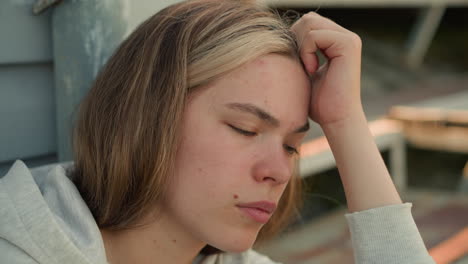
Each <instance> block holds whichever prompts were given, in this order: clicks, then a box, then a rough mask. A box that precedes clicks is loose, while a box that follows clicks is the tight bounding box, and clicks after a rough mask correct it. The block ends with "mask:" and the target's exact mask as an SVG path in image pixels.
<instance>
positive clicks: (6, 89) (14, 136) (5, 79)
mask: <svg viewBox="0 0 468 264" xmlns="http://www.w3.org/2000/svg"><path fill="white" fill-rule="evenodd" d="M55 137H56V132H55V100H54V89H53V73H52V64H51V63H49V64H36V65H21V66H20V65H16V66H14V65H10V66H0V162H1V161H6V160H12V159H17V158H26V157H34V156H40V155H44V154H50V153H55V152H56V142H55Z"/></svg>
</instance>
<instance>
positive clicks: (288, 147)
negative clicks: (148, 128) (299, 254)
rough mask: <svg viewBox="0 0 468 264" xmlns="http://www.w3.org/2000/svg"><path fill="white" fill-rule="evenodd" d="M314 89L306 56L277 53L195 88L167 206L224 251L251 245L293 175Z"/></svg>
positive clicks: (196, 234)
mask: <svg viewBox="0 0 468 264" xmlns="http://www.w3.org/2000/svg"><path fill="white" fill-rule="evenodd" d="M309 90H310V87H309V81H308V77H307V75H306V73H305V72H304V70H303V68H302V66H301V65H300V63H299V62H298V61H296V60H293V59H291V58H289V57H286V56H283V55H277V54H269V55H265V56H262V57H259V58H257V59H256V60H254V61H252V62H250V63H247V64H245V65H243V66H242V67H240V68H238V69H236V70H235V71H233V72H231V73H229V74H226V75H225V76H223V77H222V78H220V79H218V80H217V81H215V82H214V83H212V84H211V85H210V86H209V87H206V88H202V89H201V90H200V91H197V92H195V93H194V94H193V95H192V96H191V98H190V100H189V102H188V104H187V106H186V108H185V113H184V120H183V122H182V123H183V128H182V140H181V145H180V148H179V151H178V153H177V160H176V173H175V178H174V183H173V184H172V186H171V188H170V191H169V197H168V199H167V204H166V205H165V209H164V212H165V214H166V215H167V216H168V217H169V218H170V219H171V221H173V222H174V223H177V224H178V226H179V227H180V228H181V229H182V230H184V232H185V233H187V234H190V235H191V236H193V237H194V238H196V239H198V240H200V241H202V242H203V243H207V244H210V245H212V246H214V247H216V248H219V249H221V250H224V251H229V252H240V251H244V250H246V249H248V248H250V247H251V246H252V245H253V243H254V242H255V239H256V237H257V234H258V232H259V230H260V228H261V227H262V226H263V225H264V224H265V222H267V221H268V219H269V217H270V216H271V210H273V209H274V207H275V205H277V204H278V201H279V199H280V197H281V195H282V193H283V191H284V189H285V187H286V185H287V184H288V181H289V180H290V178H291V174H292V172H293V169H294V165H295V160H296V159H297V158H298V157H297V153H296V150H295V149H298V148H299V145H300V142H301V140H302V139H303V137H304V135H305V133H304V130H305V129H306V128H307V126H305V124H307V117H308V116H307V113H308V105H309V96H310V94H309ZM301 131H302V132H301Z"/></svg>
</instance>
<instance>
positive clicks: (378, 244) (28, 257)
mask: <svg viewBox="0 0 468 264" xmlns="http://www.w3.org/2000/svg"><path fill="white" fill-rule="evenodd" d="M69 166H71V163H69V164H59V165H57V164H55V165H48V166H43V167H39V168H35V169H31V170H30V169H28V168H27V167H26V165H25V164H24V163H23V162H21V161H16V162H15V163H14V164H13V166H12V168H11V169H10V171H9V172H8V173H7V174H6V175H5V176H4V177H3V178H0V263H1V264H16V263H24V264H26V263H28V264H29V263H41V264H56V263H57V264H59V263H60V264H61V263H66V264H75V263H76V264H78V263H79V264H85V263H93V264H101V263H107V260H106V254H105V249H104V244H103V241H102V237H101V233H100V232H99V228H98V226H97V225H96V222H95V221H94V218H93V216H92V214H91V212H90V211H89V209H88V207H87V206H86V204H85V202H84V201H83V199H82V198H81V196H80V193H79V192H78V190H77V189H76V187H75V186H74V185H73V183H72V181H71V180H70V179H69V178H68V177H67V174H66V169H67V167H69ZM346 218H347V220H348V224H349V227H350V231H351V237H352V242H353V247H354V254H355V262H356V263H383V264H389V263H398V264H401V263H411V264H419V263H420V264H426V263H434V261H433V260H432V258H431V257H430V256H429V255H428V253H427V250H426V248H425V246H424V243H423V241H422V239H421V236H420V235H419V232H418V229H417V227H416V225H415V223H414V220H413V218H412V216H411V204H409V203H406V204H402V205H392V206H385V207H381V208H375V209H370V210H366V211H362V212H357V213H353V214H347V215H346ZM155 262H157V260H155ZM195 262H196V263H200V264H237V263H238V264H241V263H245V264H253V263H255V264H272V263H274V262H273V261H271V260H270V259H269V258H268V257H265V256H262V255H260V254H258V253H257V252H255V251H253V250H248V251H246V252H244V253H240V254H230V253H222V254H218V255H212V256H209V257H201V256H200V257H198V258H197V259H196V260H195Z"/></svg>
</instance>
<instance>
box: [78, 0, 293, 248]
mask: <svg viewBox="0 0 468 264" xmlns="http://www.w3.org/2000/svg"><path fill="white" fill-rule="evenodd" d="M244 2H245V1H244ZM269 53H278V54H284V55H286V56H290V57H292V58H296V59H297V60H298V62H299V61H300V60H299V59H298V58H299V57H298V52H297V46H296V41H295V39H294V35H293V34H292V33H291V32H290V30H289V26H288V25H287V24H286V23H285V22H284V21H282V20H281V19H280V18H279V16H278V15H276V14H274V13H273V12H270V11H267V10H264V9H263V8H261V7H259V6H256V5H254V4H249V3H243V2H242V1H233V0H230V1H228V0H226V1H220V0H196V1H187V2H182V3H178V4H175V5H172V6H169V7H167V8H165V9H163V10H161V11H160V12H158V13H157V14H155V15H153V16H152V17H150V18H149V19H147V20H146V21H145V22H143V23H142V24H141V25H140V26H139V27H138V28H137V29H136V30H135V31H134V32H133V33H132V34H131V35H130V36H129V37H128V38H127V39H126V40H125V41H124V42H123V43H122V44H121V45H120V47H119V48H118V49H117V50H116V52H115V53H114V54H113V56H112V57H111V58H110V59H109V61H108V62H107V64H106V65H105V66H104V68H103V69H102V71H101V72H100V73H99V75H98V77H97V78H96V80H95V82H94V84H93V86H92V88H91V89H90V91H89V93H88V95H87V96H86V98H85V99H84V100H83V102H82V104H81V106H80V109H79V113H78V118H77V121H76V124H75V130H74V133H73V134H74V135H73V146H74V157H75V166H74V171H73V172H72V179H73V181H74V182H75V184H76V186H77V188H78V189H79V191H80V193H81V195H82V197H83V199H84V200H85V202H86V203H87V205H88V206H89V208H90V210H91V212H92V214H93V216H94V217H95V219H96V222H97V224H98V226H99V227H100V228H104V229H110V230H119V229H125V228H131V227H133V226H135V224H136V222H137V221H138V220H139V219H141V218H142V217H143V216H145V215H146V214H147V213H148V212H149V211H150V210H151V209H152V208H153V206H154V205H155V204H157V203H159V202H161V201H163V199H164V197H165V196H166V192H167V186H169V184H170V183H171V175H172V174H173V169H174V162H175V153H176V152H177V147H178V145H179V132H180V127H181V120H182V114H183V110H184V107H185V104H186V101H187V98H188V96H189V95H190V94H191V93H193V92H194V91H196V90H197V89H199V88H201V87H204V86H205V85H208V84H209V83H210V82H212V81H213V80H215V79H216V78H219V77H220V76H222V75H223V74H226V73H227V72H229V71H231V70H233V69H235V68H237V67H239V66H240V65H242V64H244V63H246V62H248V61H251V60H253V59H255V58H257V57H259V56H262V55H265V54H269ZM299 189H300V179H299V177H297V176H295V177H293V180H292V181H291V182H290V183H289V184H288V186H287V187H286V190H285V193H284V194H283V196H282V198H281V200H280V203H279V208H278V210H277V212H278V213H276V214H275V215H274V216H273V217H272V219H271V220H270V222H269V223H268V224H266V225H265V226H264V227H263V229H262V231H261V233H260V235H259V239H262V238H265V237H267V236H268V235H272V234H274V233H275V232H276V231H278V229H279V228H281V227H283V226H284V224H285V223H287V221H288V220H289V219H290V216H291V215H293V214H294V212H296V210H297V206H298V201H299V200H300V193H299V192H298V190H299Z"/></svg>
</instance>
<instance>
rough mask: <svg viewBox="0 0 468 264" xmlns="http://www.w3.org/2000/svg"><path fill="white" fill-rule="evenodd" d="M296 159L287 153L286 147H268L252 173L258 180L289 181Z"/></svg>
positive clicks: (277, 182) (276, 182)
mask: <svg viewBox="0 0 468 264" xmlns="http://www.w3.org/2000/svg"><path fill="white" fill-rule="evenodd" d="M293 165H294V161H293V159H292V158H291V157H289V156H288V155H286V153H285V151H284V149H283V148H282V147H281V148H280V147H278V148H275V149H273V148H271V147H270V148H268V150H267V151H264V153H262V155H259V158H258V160H256V161H255V164H254V166H253V168H252V170H253V171H252V173H253V177H254V179H255V181H257V182H271V183H272V184H284V183H287V182H288V181H289V179H290V178H291V175H292V171H293Z"/></svg>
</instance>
